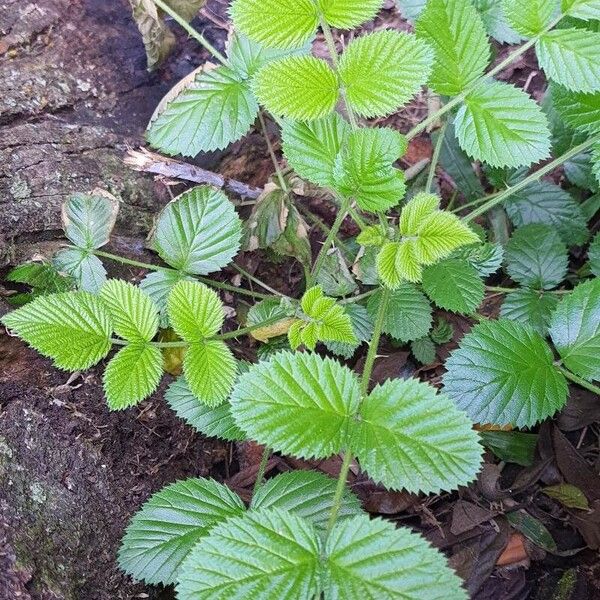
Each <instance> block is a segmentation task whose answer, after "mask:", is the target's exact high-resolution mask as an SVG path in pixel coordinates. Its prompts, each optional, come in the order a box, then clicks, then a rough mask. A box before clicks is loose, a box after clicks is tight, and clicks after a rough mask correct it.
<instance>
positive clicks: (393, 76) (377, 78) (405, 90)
mask: <svg viewBox="0 0 600 600" xmlns="http://www.w3.org/2000/svg"><path fill="white" fill-rule="evenodd" d="M431 63H432V54H431V50H430V49H429V47H428V46H427V44H426V43H424V42H423V41H422V40H419V39H417V38H416V37H415V36H414V35H411V34H408V33H402V32H398V31H393V30H390V29H388V30H384V31H377V32H375V33H370V34H367V35H363V36H362V37H360V38H358V39H356V40H354V41H353V42H352V43H351V44H350V45H349V46H348V48H347V49H346V51H345V52H344V54H343V55H342V58H341V60H340V64H339V74H340V78H341V81H342V83H343V85H344V87H345V94H346V100H347V101H348V103H349V104H350V106H351V107H352V108H353V109H354V111H355V112H356V113H357V114H359V115H361V116H363V117H383V116H385V115H388V114H390V113H392V112H394V111H396V110H397V109H398V108H400V107H401V106H402V105H404V104H406V102H408V101H409V100H410V99H411V98H412V97H413V96H414V95H415V94H416V93H417V92H418V91H419V90H420V89H421V86H423V85H424V84H425V83H426V82H427V78H428V76H429V73H430V70H431Z"/></svg>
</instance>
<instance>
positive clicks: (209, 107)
mask: <svg viewBox="0 0 600 600" xmlns="http://www.w3.org/2000/svg"><path fill="white" fill-rule="evenodd" d="M171 95H172V93H171ZM159 108H161V110H160V111H157V112H158V115H157V116H155V118H153V120H151V121H150V123H149V125H148V130H147V132H146V136H147V138H148V142H149V143H150V145H151V146H153V147H154V148H157V149H158V150H160V151H161V152H163V153H164V154H169V155H175V154H182V155H183V156H192V157H193V156H196V155H197V154H199V153H200V152H209V151H212V150H220V149H223V148H225V147H227V146H228V145H229V144H231V142H235V141H236V140H239V139H240V138H241V137H243V136H244V135H245V134H246V133H248V130H249V129H250V127H251V125H252V123H254V120H255V119H256V116H257V114H258V104H257V103H256V100H255V99H254V96H253V94H252V91H251V89H250V86H249V85H248V82H247V81H246V80H245V79H244V78H243V77H242V76H240V75H238V74H237V73H236V72H235V71H232V70H231V69H230V68H228V67H217V68H214V69H210V70H209V69H207V68H205V69H203V70H202V71H201V72H200V73H199V74H198V75H197V76H196V78H195V79H194V80H193V82H191V83H190V84H188V85H186V86H182V91H181V92H180V93H179V94H177V95H176V96H175V97H174V98H171V97H169V96H168V97H167V98H166V102H165V106H164V107H162V106H161V107H159Z"/></svg>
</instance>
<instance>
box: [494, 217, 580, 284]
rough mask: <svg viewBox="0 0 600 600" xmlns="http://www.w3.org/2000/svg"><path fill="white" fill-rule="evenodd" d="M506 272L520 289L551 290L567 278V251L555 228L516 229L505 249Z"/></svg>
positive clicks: (538, 226)
mask: <svg viewBox="0 0 600 600" xmlns="http://www.w3.org/2000/svg"><path fill="white" fill-rule="evenodd" d="M505 259H506V270H507V271H508V274H509V275H510V276H511V278H512V279H514V280H515V281H517V282H518V283H520V284H521V285H523V286H526V287H532V288H536V289H544V290H550V289H552V288H554V287H556V286H557V285H559V284H560V283H561V282H562V281H563V280H564V278H565V277H566V275H567V268H568V266H569V256H568V252H567V247H566V246H565V244H564V243H563V242H562V240H561V239H560V235H559V234H558V232H557V231H556V229H555V228H553V227H551V226H550V225H544V224H542V223H535V224H531V225H525V226H524V227H519V229H517V230H516V231H515V232H514V233H513V235H512V237H511V238H510V240H509V242H508V244H507V245H506V255H505Z"/></svg>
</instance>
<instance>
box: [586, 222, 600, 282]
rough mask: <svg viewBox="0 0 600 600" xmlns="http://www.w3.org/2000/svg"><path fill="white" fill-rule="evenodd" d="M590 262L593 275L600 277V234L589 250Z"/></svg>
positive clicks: (599, 233)
mask: <svg viewBox="0 0 600 600" xmlns="http://www.w3.org/2000/svg"><path fill="white" fill-rule="evenodd" d="M588 260H589V261H590V270H591V271H592V273H593V274H594V275H595V276H596V277H600V232H598V233H597V234H596V237H594V239H593V240H592V243H591V244H590V247H589V248H588Z"/></svg>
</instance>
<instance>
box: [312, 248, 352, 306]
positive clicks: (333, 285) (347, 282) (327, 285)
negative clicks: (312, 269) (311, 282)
mask: <svg viewBox="0 0 600 600" xmlns="http://www.w3.org/2000/svg"><path fill="white" fill-rule="evenodd" d="M316 283H317V284H318V285H320V286H321V287H322V288H323V291H324V292H325V294H327V295H328V296H335V297H338V296H348V295H349V294H352V292H354V291H356V290H357V289H358V284H357V283H356V281H354V277H353V276H352V273H351V272H350V269H349V268H348V265H347V264H346V260H345V258H344V255H343V254H342V252H341V250H340V249H339V248H332V249H331V250H329V252H327V254H326V255H325V258H324V260H323V262H322V263H321V270H320V271H319V273H318V274H317V279H316Z"/></svg>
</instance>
